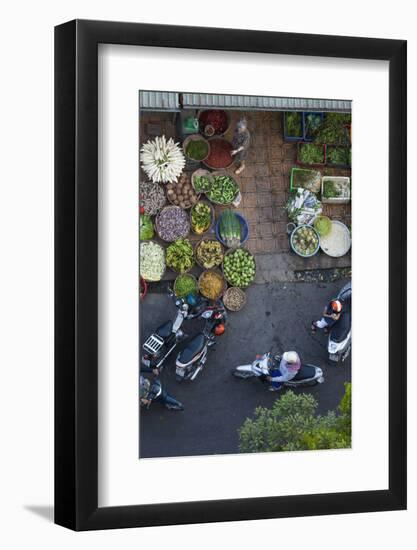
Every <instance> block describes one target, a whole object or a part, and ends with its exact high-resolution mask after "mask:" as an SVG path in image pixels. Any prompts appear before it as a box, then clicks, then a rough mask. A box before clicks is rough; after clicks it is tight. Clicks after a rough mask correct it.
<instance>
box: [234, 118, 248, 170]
mask: <svg viewBox="0 0 417 550" xmlns="http://www.w3.org/2000/svg"><path fill="white" fill-rule="evenodd" d="M249 143H250V133H249V130H248V124H247V122H246V120H245V119H244V118H241V119H240V120H239V121H238V123H237V124H236V128H235V131H234V133H233V138H232V145H233V151H232V153H231V154H232V156H234V157H236V160H237V161H238V163H239V165H238V167H237V169H236V170H235V174H240V173H242V172H243V170H244V169H245V168H246V166H245V161H246V155H247V151H248V148H249Z"/></svg>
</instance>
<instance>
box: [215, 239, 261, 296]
mask: <svg viewBox="0 0 417 550" xmlns="http://www.w3.org/2000/svg"><path fill="white" fill-rule="evenodd" d="M223 273H224V277H225V279H226V281H227V282H228V283H230V284H231V285H232V286H237V287H240V288H245V287H247V286H249V285H250V284H251V283H253V281H254V280H255V275H256V264H255V258H254V257H253V256H252V254H251V253H250V252H249V251H248V250H246V249H245V248H235V249H233V250H232V249H230V250H228V251H227V252H226V254H225V255H224V260H223Z"/></svg>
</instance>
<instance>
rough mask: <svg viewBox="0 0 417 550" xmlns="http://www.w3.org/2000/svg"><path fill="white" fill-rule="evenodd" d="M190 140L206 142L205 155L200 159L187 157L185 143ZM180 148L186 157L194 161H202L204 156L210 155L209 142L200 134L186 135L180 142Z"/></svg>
mask: <svg viewBox="0 0 417 550" xmlns="http://www.w3.org/2000/svg"><path fill="white" fill-rule="evenodd" d="M190 141H204V142H205V143H206V144H207V155H206V156H205V157H204V158H202V159H194V158H193V157H189V156H188V155H187V153H186V150H187V145H188V144H189V143H190ZM182 150H183V152H184V155H185V157H186V158H187V159H190V160H193V161H195V162H204V161H205V160H206V158H207V157H208V156H209V155H210V143H209V142H208V140H207V139H206V138H205V137H204V136H202V135H201V134H191V136H188V137H186V138H185V139H184V141H183V143H182Z"/></svg>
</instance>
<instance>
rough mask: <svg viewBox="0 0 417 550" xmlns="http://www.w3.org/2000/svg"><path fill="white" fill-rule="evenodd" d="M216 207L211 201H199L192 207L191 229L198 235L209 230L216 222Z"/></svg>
mask: <svg viewBox="0 0 417 550" xmlns="http://www.w3.org/2000/svg"><path fill="white" fill-rule="evenodd" d="M214 217H215V214H214V208H213V205H211V204H210V203H209V202H206V201H199V202H197V203H196V204H195V205H194V206H193V207H192V208H191V230H192V232H193V233H195V234H196V235H202V234H203V233H206V232H207V231H209V229H210V228H211V227H212V225H213V222H214Z"/></svg>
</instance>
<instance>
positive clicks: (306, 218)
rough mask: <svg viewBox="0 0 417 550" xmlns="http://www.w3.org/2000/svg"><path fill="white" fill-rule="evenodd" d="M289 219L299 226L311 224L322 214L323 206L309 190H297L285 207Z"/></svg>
mask: <svg viewBox="0 0 417 550" xmlns="http://www.w3.org/2000/svg"><path fill="white" fill-rule="evenodd" d="M285 210H286V211H287V214H288V217H289V219H290V220H291V221H292V222H294V223H296V224H297V225H303V224H311V223H313V222H314V220H315V219H316V217H317V216H318V215H319V214H321V211H322V206H321V202H320V201H319V200H318V198H317V197H316V195H315V194H314V193H312V192H311V191H308V190H307V189H301V188H299V189H297V191H296V192H295V193H293V194H292V195H291V196H290V198H289V199H288V202H287V204H286V206H285Z"/></svg>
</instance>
